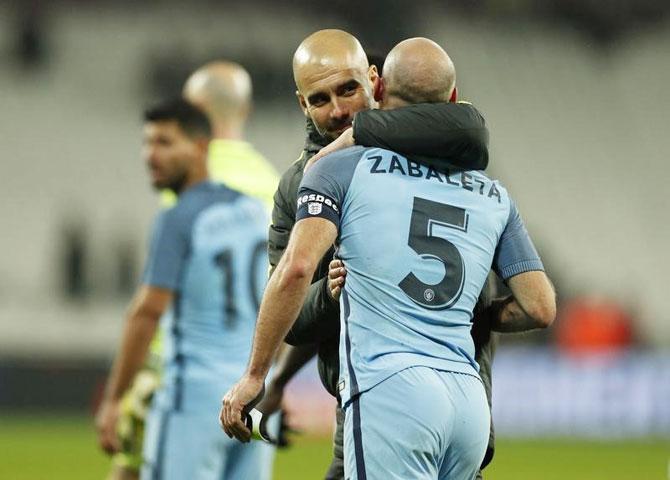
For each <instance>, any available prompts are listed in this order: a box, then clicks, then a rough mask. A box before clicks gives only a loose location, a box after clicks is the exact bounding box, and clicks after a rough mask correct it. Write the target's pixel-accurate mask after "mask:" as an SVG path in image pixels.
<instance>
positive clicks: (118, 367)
mask: <svg viewBox="0 0 670 480" xmlns="http://www.w3.org/2000/svg"><path fill="white" fill-rule="evenodd" d="M157 324H158V319H157V318H153V317H151V316H146V315H145V316H142V315H131V316H129V317H128V319H127V320H126V326H125V329H124V332H123V336H122V340H121V346H120V348H119V352H118V353H117V355H116V358H115V360H114V365H113V366H112V371H111V373H110V376H109V380H108V381H107V388H106V390H105V398H106V399H108V400H114V401H116V400H119V399H120V398H121V397H122V396H123V394H124V393H125V392H126V390H128V388H129V387H130V384H131V383H132V381H133V378H135V374H136V373H137V372H138V371H139V369H140V368H141V367H142V365H143V364H144V361H145V359H146V356H147V351H148V350H149V344H150V343H151V339H152V338H153V337H154V334H155V333H156V326H157Z"/></svg>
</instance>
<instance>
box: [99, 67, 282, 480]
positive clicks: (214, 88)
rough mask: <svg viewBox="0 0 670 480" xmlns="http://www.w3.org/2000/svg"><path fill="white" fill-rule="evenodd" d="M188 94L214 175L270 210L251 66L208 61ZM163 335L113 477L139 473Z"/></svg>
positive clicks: (273, 182)
mask: <svg viewBox="0 0 670 480" xmlns="http://www.w3.org/2000/svg"><path fill="white" fill-rule="evenodd" d="M183 96H184V98H185V99H186V100H188V101H189V102H190V103H192V104H193V105H196V106H197V107H199V108H200V109H201V110H202V111H204V112H205V113H206V114H207V116H208V118H209V121H210V124H211V126H212V140H211V142H210V144H209V152H208V160H207V162H208V169H209V175H210V178H211V179H212V180H215V181H219V182H224V183H226V185H228V186H229V187H231V188H234V189H236V190H239V191H241V192H242V193H244V194H246V195H250V196H252V197H255V198H259V199H260V200H262V201H263V202H264V203H265V204H266V206H267V208H268V213H269V211H270V210H271V208H272V195H273V193H274V191H275V189H276V187H277V184H278V183H279V176H278V174H277V172H276V170H275V169H274V167H273V166H272V165H271V164H270V163H269V162H268V161H267V160H266V159H265V158H264V157H263V156H262V155H261V154H260V153H259V152H258V151H256V150H255V149H254V148H253V146H252V145H251V144H250V143H248V142H246V141H244V126H245V124H246V121H247V120H248V117H249V113H250V111H251V102H252V84H251V78H250V76H249V74H248V72H247V71H246V70H245V69H244V67H242V66H241V65H239V64H237V63H234V62H228V61H215V62H211V63H208V64H206V65H203V66H202V67H200V68H199V69H197V70H196V71H195V72H193V73H192V74H191V75H190V76H189V78H188V79H187V81H186V83H185V85H184V89H183ZM161 196H162V203H163V205H164V206H166V207H170V206H172V205H174V203H175V202H176V200H177V198H176V195H175V194H174V192H172V191H171V190H169V189H165V190H163V191H162V194H161ZM268 216H269V215H268ZM160 337H161V335H160V334H157V335H156V336H155V338H154V339H153V341H152V342H151V346H150V355H149V356H148V358H147V360H146V362H145V364H144V366H143V368H142V370H141V371H140V372H138V374H137V375H136V377H135V379H134V381H133V384H132V387H131V388H130V389H129V390H128V392H127V393H126V394H125V395H124V396H123V399H122V401H121V412H120V415H119V421H118V427H117V430H118V437H119V441H118V446H119V451H118V452H117V453H116V454H114V456H113V461H112V471H111V473H110V477H109V478H110V480H133V479H136V478H138V477H139V470H140V465H141V463H142V443H143V439H144V424H145V417H146V413H147V411H148V408H149V404H150V400H151V398H152V396H153V393H154V391H155V390H156V389H157V388H158V386H159V384H160V367H161V358H160V357H161V350H162V349H161V341H160Z"/></svg>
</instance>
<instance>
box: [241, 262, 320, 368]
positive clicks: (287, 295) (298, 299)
mask: <svg viewBox="0 0 670 480" xmlns="http://www.w3.org/2000/svg"><path fill="white" fill-rule="evenodd" d="M310 279H311V272H310V273H306V272H303V273H299V274H296V273H294V272H293V271H292V269H291V268H290V267H289V266H288V262H285V261H284V259H282V261H281V262H280V263H279V265H278V266H277V269H276V270H275V272H274V273H273V274H272V277H270V281H269V283H268V286H267V288H266V290H265V295H264V296H263V302H262V303H261V308H260V312H259V314H258V322H257V323H256V333H255V335H254V343H253V347H252V351H251V359H250V361H249V366H248V368H247V373H248V374H249V375H250V376H252V377H262V378H265V376H266V375H267V372H268V370H269V369H270V365H271V364H272V359H273V358H274V356H275V355H276V352H277V349H278V348H279V345H280V344H281V342H282V341H283V339H284V337H286V334H287V333H288V331H289V329H290V328H291V325H292V324H293V322H294V321H295V319H296V317H297V316H298V312H299V311H300V307H301V306H302V303H303V301H304V299H305V296H306V295H307V290H308V289H309V284H310Z"/></svg>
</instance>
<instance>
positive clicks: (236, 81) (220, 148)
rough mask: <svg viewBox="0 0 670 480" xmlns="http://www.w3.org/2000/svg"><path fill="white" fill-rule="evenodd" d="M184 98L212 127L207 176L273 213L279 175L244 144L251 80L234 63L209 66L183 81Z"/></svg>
mask: <svg viewBox="0 0 670 480" xmlns="http://www.w3.org/2000/svg"><path fill="white" fill-rule="evenodd" d="M183 93H184V98H186V99H187V100H188V101H189V102H191V103H192V104H194V105H196V106H197V107H199V108H200V109H201V110H202V111H204V112H205V113H206V114H207V116H208V117H209V119H210V122H211V123H212V130H213V139H212V142H211V143H210V145H209V160H208V161H209V172H210V177H211V178H212V179H213V180H216V181H222V182H225V183H226V185H228V186H229V187H231V188H234V189H236V190H239V191H241V192H243V193H245V194H246V195H250V196H252V197H256V198H259V199H261V200H263V202H265V204H266V205H267V208H268V212H269V211H270V210H271V209H272V195H273V194H274V191H275V190H276V189H277V184H278V183H279V175H278V174H277V171H276V170H275V168H274V167H273V166H272V165H271V164H270V163H269V162H268V161H267V160H266V159H265V158H264V157H263V156H262V155H261V154H260V153H258V152H257V151H256V150H255V149H254V148H253V146H252V145H251V144H250V143H248V142H246V141H244V126H245V124H246V122H247V119H248V117H249V113H250V112H251V93H252V86H251V78H250V77H249V74H248V73H247V71H246V70H245V69H244V68H243V67H242V66H241V65H238V64H236V63H233V62H224V61H218V62H212V63H208V64H207V65H204V66H203V67H201V68H199V69H198V70H196V71H195V72H194V73H193V74H192V75H191V76H190V77H189V78H188V80H187V81H186V84H185V86H184V92H183Z"/></svg>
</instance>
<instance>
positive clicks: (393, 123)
mask: <svg viewBox="0 0 670 480" xmlns="http://www.w3.org/2000/svg"><path fill="white" fill-rule="evenodd" d="M353 136H354V139H355V141H356V144H358V145H363V146H370V147H381V148H387V149H389V150H393V151H396V152H398V153H401V154H403V155H405V156H410V157H412V159H415V160H417V161H419V162H420V163H424V164H426V165H429V166H433V167H435V168H438V169H440V168H444V167H447V166H453V167H458V168H465V169H473V170H480V169H485V168H486V166H487V165H488V129H487V128H486V125H485V122H484V118H483V117H482V116H481V114H480V113H479V112H478V111H477V109H476V108H475V107H473V106H472V105H470V104H466V103H435V104H418V105H411V106H408V107H402V108H397V109H394V110H370V111H363V112H359V113H357V114H356V118H355V121H354V131H353Z"/></svg>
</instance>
